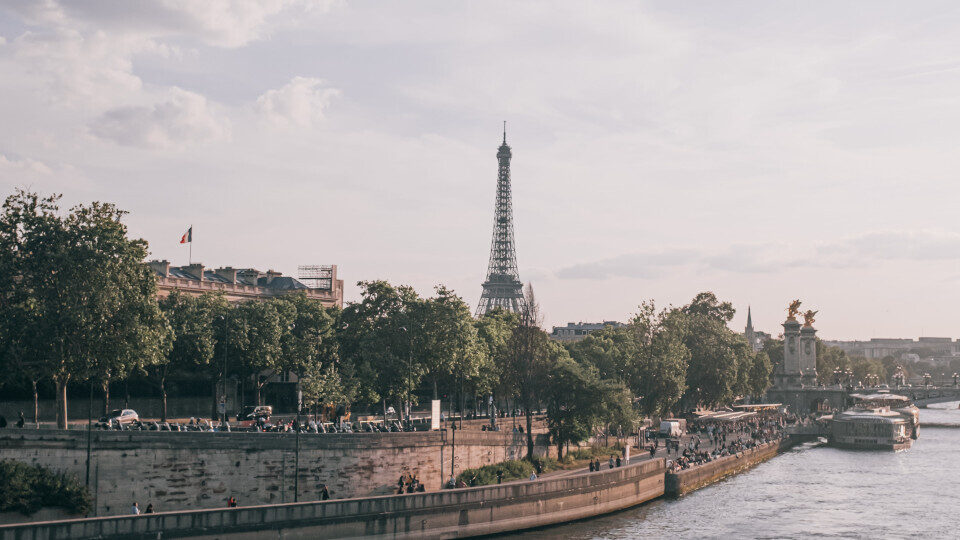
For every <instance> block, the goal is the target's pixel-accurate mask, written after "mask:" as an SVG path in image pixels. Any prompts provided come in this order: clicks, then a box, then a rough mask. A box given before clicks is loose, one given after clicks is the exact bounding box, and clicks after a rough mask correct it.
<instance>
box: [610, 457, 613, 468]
mask: <svg viewBox="0 0 960 540" xmlns="http://www.w3.org/2000/svg"><path fill="white" fill-rule="evenodd" d="M610 468H611V469H612V468H613V456H610Z"/></svg>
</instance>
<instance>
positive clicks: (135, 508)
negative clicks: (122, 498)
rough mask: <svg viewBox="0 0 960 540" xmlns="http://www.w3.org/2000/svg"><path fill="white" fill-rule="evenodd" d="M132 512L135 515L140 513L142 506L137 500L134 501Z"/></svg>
mask: <svg viewBox="0 0 960 540" xmlns="http://www.w3.org/2000/svg"><path fill="white" fill-rule="evenodd" d="M130 514H131V515H134V516H139V515H140V506H139V505H137V501H133V506H131V507H130Z"/></svg>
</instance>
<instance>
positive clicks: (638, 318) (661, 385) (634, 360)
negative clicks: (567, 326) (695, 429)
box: [569, 302, 690, 415]
mask: <svg viewBox="0 0 960 540" xmlns="http://www.w3.org/2000/svg"><path fill="white" fill-rule="evenodd" d="M664 317H665V314H664V313H663V312H661V313H659V314H658V313H657V312H656V307H655V306H654V304H653V303H650V302H645V303H643V304H641V306H640V311H639V312H638V313H637V314H636V315H635V316H634V317H633V319H632V320H631V321H630V324H628V325H627V326H625V327H619V328H614V327H607V328H603V329H601V330H598V331H597V332H594V333H592V334H590V335H588V336H586V337H585V338H584V339H583V340H581V341H579V342H574V343H572V344H570V345H569V349H570V354H571V355H572V356H573V358H574V359H575V360H577V362H579V363H581V364H589V365H592V366H593V367H595V368H596V369H597V370H598V373H599V375H600V377H601V378H604V379H609V380H615V381H618V382H621V383H623V384H625V385H626V386H627V387H628V388H629V389H630V390H631V391H632V393H633V394H634V395H635V396H636V397H637V403H638V406H639V409H640V412H641V413H643V414H646V415H662V414H665V413H666V412H667V411H668V410H669V409H670V408H671V407H673V406H674V405H675V404H676V403H677V402H678V401H679V400H680V397H681V396H682V395H683V392H684V390H685V388H686V386H685V385H686V373H687V362H688V361H689V357H690V353H689V351H688V350H687V348H686V347H685V346H684V345H683V342H682V341H681V340H680V338H679V337H678V334H677V333H676V332H674V331H672V328H671V327H669V326H667V325H665V324H664V320H665V319H664Z"/></svg>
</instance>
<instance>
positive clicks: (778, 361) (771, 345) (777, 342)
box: [760, 339, 820, 383]
mask: <svg viewBox="0 0 960 540" xmlns="http://www.w3.org/2000/svg"><path fill="white" fill-rule="evenodd" d="M760 352H762V353H763V354H766V355H767V358H768V359H769V360H770V382H771V383H772V382H773V376H774V375H775V374H776V373H777V372H778V370H780V369H782V368H781V366H782V365H783V340H782V339H768V340H767V341H765V342H764V343H763V348H762V349H760ZM819 369H820V366H819V365H817V370H818V373H819Z"/></svg>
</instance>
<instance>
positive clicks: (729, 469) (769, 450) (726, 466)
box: [664, 438, 797, 497]
mask: <svg viewBox="0 0 960 540" xmlns="http://www.w3.org/2000/svg"><path fill="white" fill-rule="evenodd" d="M796 444H797V442H796V441H793V440H791V439H790V438H784V439H780V440H778V441H773V442H768V443H766V444H763V445H760V446H757V447H755V448H751V449H749V450H745V451H743V452H740V453H738V454H733V455H730V456H725V457H722V458H720V459H717V460H714V461H711V462H709V463H705V464H703V465H698V466H696V467H691V468H689V469H684V470H682V471H678V472H675V473H674V472H668V473H666V479H665V482H666V484H665V489H664V491H665V494H666V495H668V496H671V497H679V496H681V495H685V494H687V493H690V492H691V491H696V490H698V489H700V488H702V487H704V486H706V485H709V484H712V483H714V482H717V481H719V480H721V479H723V478H726V477H727V476H731V475H734V474H737V473H740V472H743V471H744V470H745V469H748V468H750V467H753V466H754V465H756V464H758V463H761V462H764V461H766V460H768V459H770V458H772V457H774V456H776V455H777V454H779V453H780V452H783V451H785V450H788V449H789V448H791V447H793V446H794V445H796Z"/></svg>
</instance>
